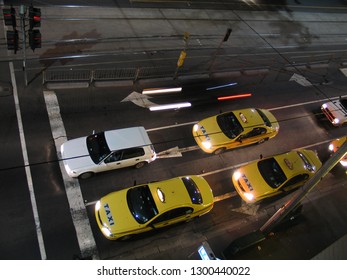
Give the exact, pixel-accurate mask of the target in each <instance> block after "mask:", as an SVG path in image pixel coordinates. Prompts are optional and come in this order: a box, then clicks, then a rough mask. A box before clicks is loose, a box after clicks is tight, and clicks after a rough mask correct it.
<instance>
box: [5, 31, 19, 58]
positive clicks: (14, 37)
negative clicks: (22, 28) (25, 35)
mask: <svg viewBox="0 0 347 280" xmlns="http://www.w3.org/2000/svg"><path fill="white" fill-rule="evenodd" d="M6 37H7V49H8V50H13V51H14V53H16V52H17V50H18V31H17V30H14V31H9V30H8V31H7V32H6Z"/></svg>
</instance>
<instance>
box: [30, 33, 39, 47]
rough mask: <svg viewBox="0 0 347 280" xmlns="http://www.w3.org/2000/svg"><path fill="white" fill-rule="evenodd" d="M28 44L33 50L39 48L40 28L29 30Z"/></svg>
mask: <svg viewBox="0 0 347 280" xmlns="http://www.w3.org/2000/svg"><path fill="white" fill-rule="evenodd" d="M29 45H30V48H31V49H32V50H33V51H34V50H35V49H38V48H41V32H40V30H29Z"/></svg>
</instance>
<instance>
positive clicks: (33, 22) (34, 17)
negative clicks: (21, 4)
mask: <svg viewBox="0 0 347 280" xmlns="http://www.w3.org/2000/svg"><path fill="white" fill-rule="evenodd" d="M29 26H30V29H33V28H34V27H40V26H41V9H38V8H34V7H33V6H30V7H29Z"/></svg>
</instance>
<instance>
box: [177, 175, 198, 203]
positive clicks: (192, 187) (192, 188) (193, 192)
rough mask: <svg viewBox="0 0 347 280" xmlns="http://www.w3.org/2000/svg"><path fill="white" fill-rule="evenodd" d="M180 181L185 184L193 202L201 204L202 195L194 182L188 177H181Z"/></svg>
mask: <svg viewBox="0 0 347 280" xmlns="http://www.w3.org/2000/svg"><path fill="white" fill-rule="evenodd" d="M182 181H183V183H184V185H185V186H186V189H187V191H188V193H189V196H190V199H191V201H192V203H193V204H202V196H201V193H200V190H199V189H198V187H197V186H196V184H195V182H194V181H193V180H192V179H191V178H189V177H183V178H182Z"/></svg>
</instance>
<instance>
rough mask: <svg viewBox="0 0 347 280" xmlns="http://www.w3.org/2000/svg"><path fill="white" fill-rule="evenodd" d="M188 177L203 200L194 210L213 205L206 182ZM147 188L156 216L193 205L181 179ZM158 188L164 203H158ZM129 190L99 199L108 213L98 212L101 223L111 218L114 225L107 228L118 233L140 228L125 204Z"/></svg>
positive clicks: (177, 178)
mask: <svg viewBox="0 0 347 280" xmlns="http://www.w3.org/2000/svg"><path fill="white" fill-rule="evenodd" d="M188 177H190V178H191V179H193V180H194V182H195V183H196V185H197V187H198V189H199V191H200V193H201V196H202V199H203V204H202V205H194V208H200V207H201V208H203V207H205V206H206V205H208V204H211V203H213V194H212V191H211V188H210V186H209V184H208V183H207V181H206V180H205V179H204V178H202V177H200V176H197V175H191V176H188ZM138 186H140V185H138ZM147 186H148V187H149V189H150V192H151V194H152V196H153V199H154V201H155V204H156V206H157V210H158V212H159V213H158V214H160V213H162V212H165V211H167V210H169V209H173V208H176V207H179V206H187V205H188V206H189V205H193V204H192V202H191V199H190V196H189V194H188V191H187V189H186V187H185V185H184V183H183V181H182V179H181V177H176V178H172V179H169V180H165V181H161V182H153V183H149V184H147ZM135 187H137V186H135ZM132 188H134V187H132ZM158 188H159V189H160V190H161V191H162V193H163V194H164V196H165V202H162V201H160V199H159V196H158V193H157V189H158ZM129 189H130V188H127V189H123V190H120V191H116V192H112V193H109V194H108V195H106V196H104V197H102V198H101V199H100V202H101V207H103V208H104V210H108V211H109V213H106V211H100V214H99V215H100V217H101V219H102V220H103V221H108V220H109V218H110V217H112V220H113V222H114V224H113V225H111V224H108V226H111V227H112V228H115V229H117V231H119V232H121V231H122V230H124V229H126V230H131V229H135V228H138V227H141V225H140V224H139V223H138V222H137V221H136V220H135V219H134V217H133V216H132V213H131V212H130V210H129V207H128V204H127V198H126V195H127V191H128V190H129ZM105 205H107V206H105ZM105 207H106V208H105ZM192 207H193V206H192Z"/></svg>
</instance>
